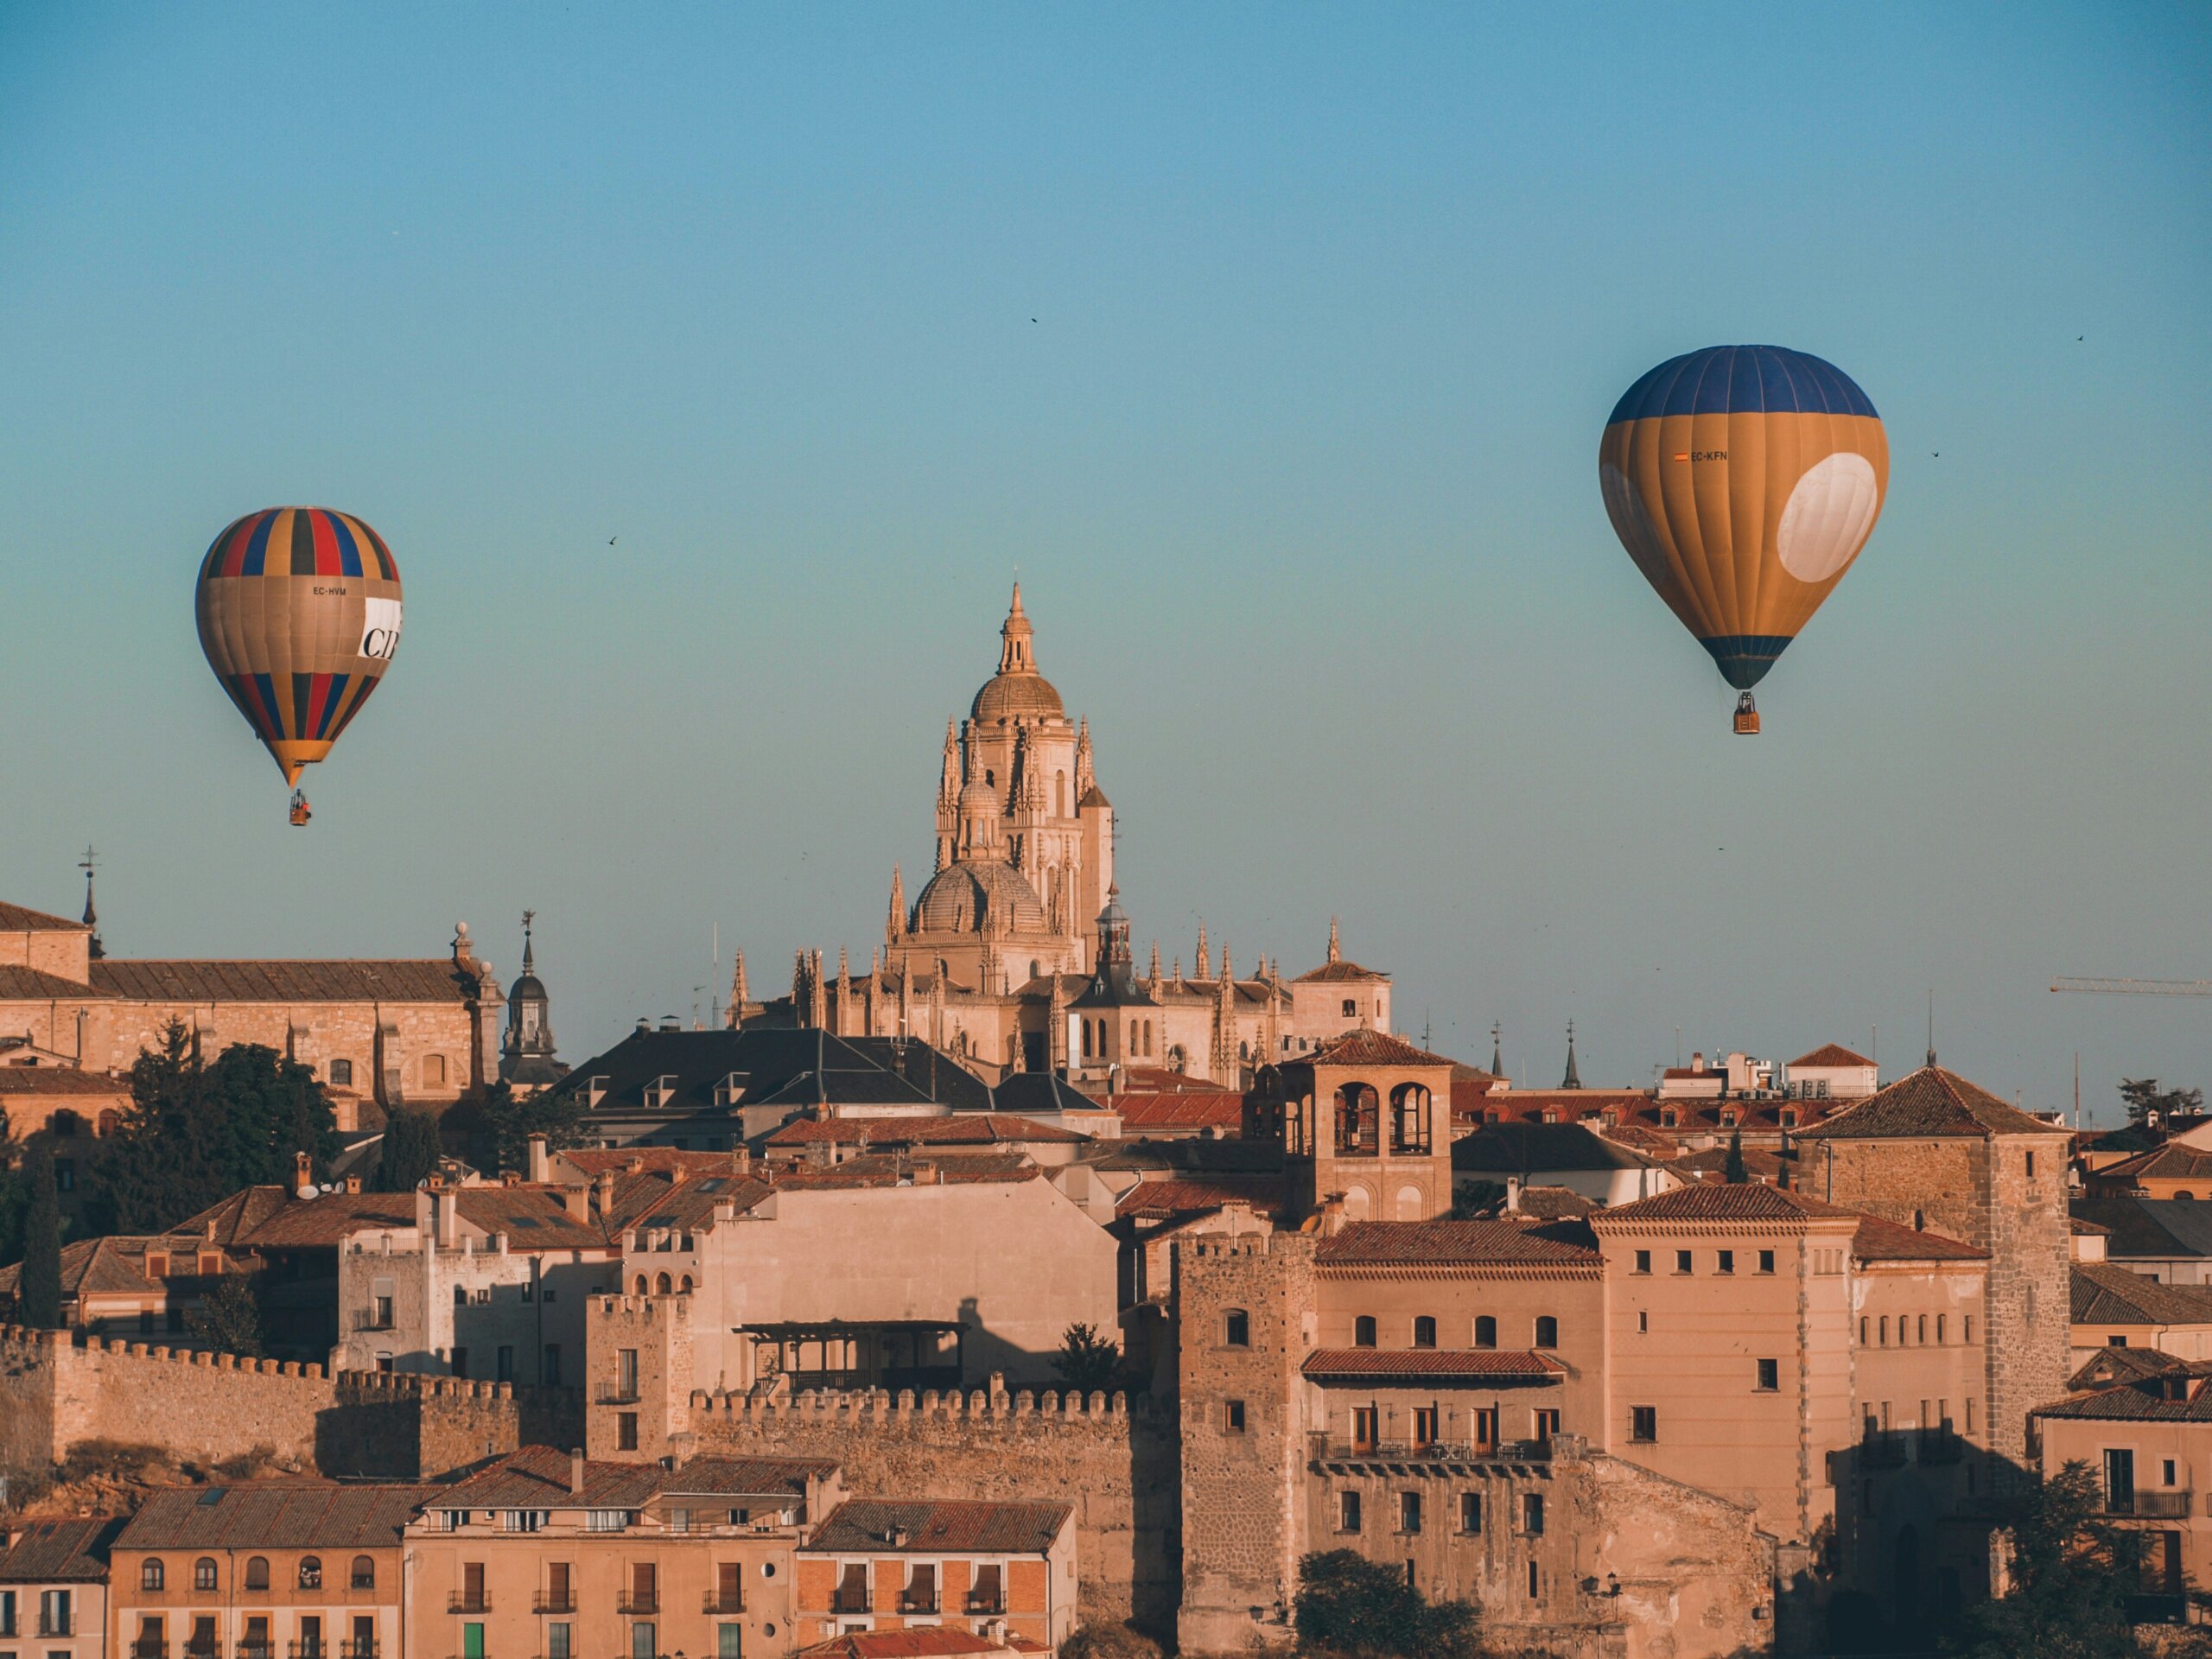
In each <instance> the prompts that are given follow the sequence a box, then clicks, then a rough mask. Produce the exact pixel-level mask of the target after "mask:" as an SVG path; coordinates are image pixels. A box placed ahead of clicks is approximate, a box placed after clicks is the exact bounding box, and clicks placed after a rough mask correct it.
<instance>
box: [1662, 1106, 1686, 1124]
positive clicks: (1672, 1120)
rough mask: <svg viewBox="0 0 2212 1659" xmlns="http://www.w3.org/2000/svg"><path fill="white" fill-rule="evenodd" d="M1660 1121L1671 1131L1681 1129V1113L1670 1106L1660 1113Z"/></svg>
mask: <svg viewBox="0 0 2212 1659" xmlns="http://www.w3.org/2000/svg"><path fill="white" fill-rule="evenodd" d="M1659 1121H1660V1122H1661V1123H1662V1124H1664V1125H1665V1126H1666V1127H1667V1128H1670V1129H1671V1128H1678V1127H1680V1125H1681V1121H1682V1117H1681V1113H1680V1112H1677V1111H1676V1110H1675V1109H1674V1108H1673V1107H1671V1106H1669V1107H1667V1108H1665V1109H1662V1111H1661V1112H1660V1114H1659Z"/></svg>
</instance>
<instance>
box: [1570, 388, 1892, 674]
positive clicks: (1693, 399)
mask: <svg viewBox="0 0 2212 1659" xmlns="http://www.w3.org/2000/svg"><path fill="white" fill-rule="evenodd" d="M1598 479H1599V486H1601V487H1602V489H1603V490H1604V492H1605V512H1606V514H1607V515H1608V516H1609V517H1610V518H1611V519H1612V521H1613V531H1614V533H1615V534H1616V535H1618V537H1620V538H1621V544H1622V545H1623V546H1624V547H1625V548H1627V549H1628V551H1629V556H1630V558H1632V559H1634V560H1635V561H1636V565H1637V569H1639V570H1641V571H1643V575H1644V580H1645V581H1647V582H1649V583H1650V584H1651V585H1652V587H1653V588H1656V589H1657V590H1658V593H1659V597H1660V598H1662V599H1663V600H1665V601H1667V603H1668V605H1669V607H1671V608H1672V609H1673V611H1674V613H1675V615H1676V616H1678V617H1680V618H1681V620H1682V626H1685V627H1687V628H1688V630H1689V631H1690V632H1691V633H1692V634H1694V635H1695V636H1696V638H1697V640H1698V643H1699V644H1700V645H1703V646H1704V647H1705V648H1706V649H1707V651H1709V652H1712V653H1713V661H1714V662H1715V663H1717V664H1719V667H1720V671H1721V673H1722V674H1723V675H1724V676H1725V677H1726V678H1727V681H1728V683H1729V684H1731V685H1732V686H1735V687H1736V688H1737V689H1738V690H1750V688H1751V687H1752V686H1753V685H1756V684H1757V683H1758V681H1759V679H1760V677H1762V676H1763V675H1764V674H1765V672H1766V671H1767V670H1768V669H1770V668H1771V667H1773V666H1774V661H1775V658H1777V657H1779V656H1781V655H1782V652H1783V648H1784V647H1785V646H1787V645H1789V642H1790V641H1791V640H1792V639H1795V638H1796V636H1797V632H1798V630H1799V629H1801V628H1802V627H1803V626H1805V624H1806V623H1807V622H1808V621H1809V620H1811V618H1812V615H1813V613H1814V612H1815V611H1816V610H1818V609H1819V608H1820V607H1821V601H1822V600H1824V599H1826V598H1827V596H1828V594H1829V592H1830V591H1831V590H1832V589H1833V588H1834V587H1835V585H1836V583H1837V582H1840V581H1841V580H1842V579H1843V573H1844V572H1845V571H1846V570H1848V569H1850V568H1851V562H1852V561H1853V559H1855V558H1857V557H1858V556H1859V549H1860V548H1862V547H1864V546H1866V538H1867V537H1868V536H1870V535H1871V534H1872V532H1873V529H1874V520H1875V519H1876V518H1878V517H1879V516H1880V514H1881V511H1882V500H1883V498H1884V496H1885V494H1886V493H1887V492H1888V489H1889V482H1890V446H1889V440H1888V438H1887V437H1886V436H1885V434H1884V433H1883V430H1882V423H1881V418H1880V417H1879V416H1877V415H1876V414H1875V413H1874V405H1873V404H1872V403H1870V402H1868V401H1867V397H1866V393H1865V392H1863V391H1859V388H1858V386H1857V385H1854V384H1853V382H1852V379H1851V377H1850V376H1848V375H1847V374H1845V373H1844V372H1843V371H1842V370H1840V369H1839V368H1837V367H1835V365H1833V364H1830V363H1825V362H1823V361H1821V359H1819V358H1817V357H1811V356H1808V355H1807V354H1806V353H1803V352H1792V351H1788V350H1785V349H1784V348H1783V347H1781V346H1708V347H1707V349H1706V350H1704V351H1701V352H1691V353H1688V354H1687V355H1685V356H1682V357H1677V358H1674V359H1669V361H1667V362H1665V363H1662V364H1661V365H1659V366H1658V367H1657V368H1656V369H1653V370H1652V371H1651V372H1649V373H1648V374H1646V375H1645V376H1644V377H1643V378H1642V379H1640V380H1638V381H1637V383H1636V384H1635V385H1632V386H1630V388H1629V389H1628V392H1627V395H1626V396H1624V397H1622V399H1621V400H1620V402H1619V404H1617V405H1616V406H1615V407H1614V410H1613V413H1612V418H1611V420H1610V421H1608V422H1607V423H1606V424H1605V436H1604V438H1603V439H1602V440H1600V441H1599V446H1598Z"/></svg>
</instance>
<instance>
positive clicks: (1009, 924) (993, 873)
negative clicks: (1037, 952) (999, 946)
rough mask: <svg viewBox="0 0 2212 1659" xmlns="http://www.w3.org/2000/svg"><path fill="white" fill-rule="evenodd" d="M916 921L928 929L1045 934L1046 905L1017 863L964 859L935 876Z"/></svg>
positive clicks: (916, 912)
mask: <svg viewBox="0 0 2212 1659" xmlns="http://www.w3.org/2000/svg"><path fill="white" fill-rule="evenodd" d="M914 925H915V928H916V930H917V931H920V932H924V933H986V932H1001V931H1003V932H1011V933H1042V932H1044V931H1046V922H1045V906H1044V903H1043V901H1042V900H1040V899H1039V898H1038V897H1037V890H1036V889H1035V888H1034V887H1031V886H1030V885H1029V883H1028V882H1027V881H1026V880H1023V879H1022V876H1021V872H1020V871H1019V870H1017V869H1015V868H1014V866H1013V865H1011V864H1000V863H996V862H982V861H974V862H963V863H959V864H952V865H948V866H947V867H946V868H944V869H942V870H939V871H938V873H937V874H935V875H934V876H932V877H931V878H930V884H929V886H927V887H924V888H923V889H922V896H921V899H920V902H919V903H918V904H917V905H916V906H914Z"/></svg>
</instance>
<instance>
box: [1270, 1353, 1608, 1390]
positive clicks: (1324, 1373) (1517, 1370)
mask: <svg viewBox="0 0 2212 1659" xmlns="http://www.w3.org/2000/svg"><path fill="white" fill-rule="evenodd" d="M1299 1369H1300V1371H1301V1372H1303V1373H1304V1375H1306V1376H1310V1377H1313V1378H1315V1379H1317V1380H1319V1379H1322V1378H1327V1377H1338V1376H1356V1377H1359V1378H1361V1379H1362V1380H1363V1381H1369V1382H1372V1381H1376V1380H1377V1379H1386V1378H1389V1377H1396V1376H1402V1377H1409V1378H1412V1379H1414V1380H1416V1381H1419V1382H1424V1383H1426V1382H1435V1381H1439V1380H1442V1379H1447V1378H1451V1377H1468V1378H1471V1379H1477V1380H1483V1379H1488V1378H1492V1377H1500V1376H1525V1377H1536V1378H1547V1377H1557V1376H1563V1375H1564V1374H1565V1373H1566V1370H1567V1367H1566V1366H1564V1365H1562V1364H1560V1363H1559V1361H1557V1360H1556V1359H1554V1358H1553V1357H1551V1356H1550V1355H1548V1354H1541V1353H1538V1352H1537V1351H1535V1350H1534V1349H1526V1350H1523V1349H1515V1348H1317V1349H1315V1350H1314V1351H1313V1352H1312V1353H1310V1354H1308V1355H1306V1360H1305V1363H1303V1364H1302V1365H1300V1368H1299Z"/></svg>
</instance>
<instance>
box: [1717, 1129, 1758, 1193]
mask: <svg viewBox="0 0 2212 1659" xmlns="http://www.w3.org/2000/svg"><path fill="white" fill-rule="evenodd" d="M1720 1179H1722V1180H1724V1181H1726V1182H1727V1183H1728V1185H1731V1186H1741V1185H1744V1183H1745V1182H1746V1181H1748V1180H1750V1179H1751V1171H1749V1170H1748V1169H1745V1167H1744V1132H1743V1131H1742V1130H1741V1129H1738V1130H1737V1131H1736V1132H1735V1133H1734V1134H1733V1135H1730V1136H1729V1137H1728V1161H1727V1162H1726V1164H1725V1165H1723V1166H1721V1171H1720Z"/></svg>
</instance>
